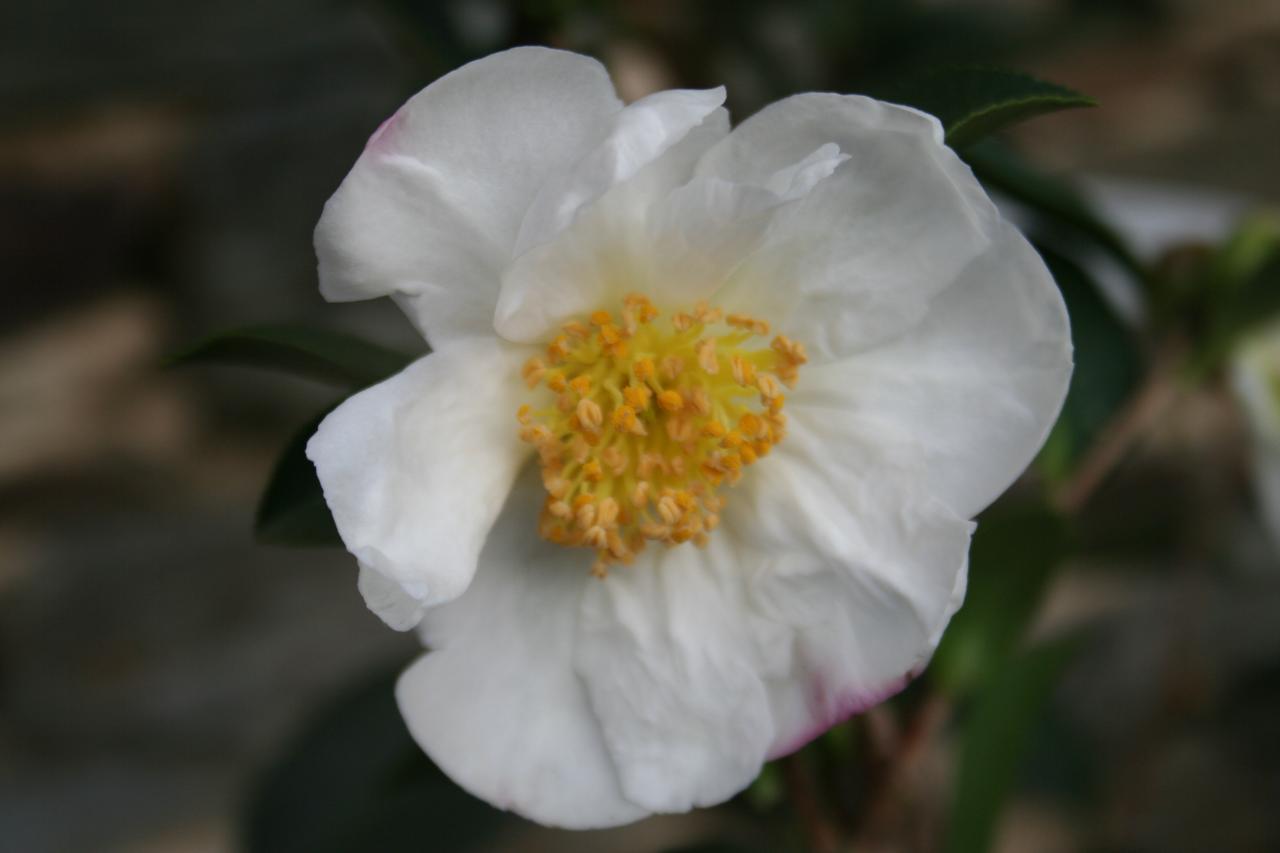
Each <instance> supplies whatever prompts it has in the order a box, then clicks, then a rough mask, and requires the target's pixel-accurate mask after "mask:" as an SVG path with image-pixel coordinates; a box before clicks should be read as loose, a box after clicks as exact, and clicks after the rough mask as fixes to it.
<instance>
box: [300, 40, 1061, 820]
mask: <svg viewBox="0 0 1280 853" xmlns="http://www.w3.org/2000/svg"><path fill="white" fill-rule="evenodd" d="M723 100H724V90H723V89H722V88H721V89H712V90H708V91H683V90H681V91H667V92H659V93H657V94H654V95H651V96H649V97H646V98H643V99H641V100H639V101H637V102H635V103H632V104H629V105H625V106H624V105H623V104H622V103H621V102H620V101H619V100H618V98H617V96H616V95H615V93H614V90H613V87H612V85H611V84H610V81H609V77H608V75H607V73H606V71H605V69H604V68H603V67H602V66H601V65H600V64H599V63H597V62H595V61H594V60H591V59H588V58H586V57H582V56H578V55H575V54H571V53H564V52H560V51H554V50H546V49H541V48H520V49H516V50H511V51H507V52H505V53H500V54H497V55H494V56H490V57H488V58H485V59H482V60H479V61H477V62H473V63H471V64H469V65H467V66H465V67H463V68H460V69H458V70H457V71H455V72H453V73H451V74H449V75H447V76H445V77H443V78H441V79H440V80H437V81H436V82H435V83H433V84H431V85H430V86H428V87H427V88H426V89H424V90H423V91H422V92H420V93H419V94H417V95H416V96H414V97H413V99H411V100H410V101H409V102H408V103H407V104H406V105H405V106H404V107H403V108H402V109H400V110H399V111H398V112H397V113H396V114H395V115H394V116H393V117H392V118H391V119H390V120H388V121H387V122H386V124H384V125H383V126H382V127H381V128H380V129H379V130H378V131H377V133H375V134H374V136H373V137H372V139H370V140H369V144H368V146H367V148H366V149H365V151H364V153H363V154H362V155H361V157H360V159H359V161H358V162H357V163H356V165H355V167H354V168H353V169H352V171H351V173H350V175H349V176H348V177H347V178H346V180H345V181H344V182H343V184H342V186H341V187H340V188H339V189H338V191H337V193H336V194H335V195H334V197H333V198H332V199H330V201H329V203H328V205H327V206H326V207H325V211H324V215H323V217H322V219H321V221H320V224H319V226H318V228H317V229H316V248H317V252H318V254H319V260H320V286H321V290H322V292H323V294H324V296H325V297H326V298H328V299H331V300H354V299H367V298H371V297H377V296H386V295H390V296H392V297H394V298H395V300H396V301H397V302H398V303H399V304H400V305H401V307H403V309H404V310H405V311H406V312H407V313H408V315H409V317H410V318H412V320H413V322H414V323H415V324H416V325H417V327H418V328H419V329H420V330H421V331H422V333H423V334H424V335H425V336H426V338H427V340H428V341H429V342H430V344H431V346H432V347H433V348H434V352H433V353H432V354H431V355H428V356H426V357H425V358H422V359H421V360H419V361H418V362H416V363H415V364H413V365H411V366H409V367H408V368H406V369H405V370H404V371H403V372H402V373H400V374H399V375H397V376H395V377H392V378H391V379H388V380H386V381H385V382H382V383H381V384H379V385H376V386H374V387H372V388H369V389H368V390H365V391H363V392H361V393H359V394H356V395H355V396H353V397H352V398H351V399H349V400H347V401H346V402H345V403H344V404H342V405H341V406H340V407H338V409H337V410H335V411H334V412H333V413H332V414H331V415H329V417H328V418H327V419H326V420H325V421H324V422H323V423H322V424H321V426H320V428H319V431H318V432H317V433H316V435H315V437H314V438H312V440H311V442H310V444H309V446H308V448H307V453H308V456H309V457H310V458H311V459H312V461H314V462H315V465H316V469H317V470H318V472H319V476H320V481H321V483H322V484H323V486H324V491H325V497H326V500H327V501H328V504H329V507H330V509H331V510H332V512H333V517H334V519H335V521H336V522H337V527H338V530H339V532H340V533H341V535H342V539H343V541H344V542H345V543H346V546H347V548H348V549H349V550H350V551H351V553H352V554H354V555H355V556H356V558H357V559H358V561H359V565H360V579H359V588H360V591H361V592H362V593H363V595H364V597H365V600H366V601H367V602H368V604H369V607H370V608H372V609H373V610H374V611H375V612H376V613H377V614H378V615H379V616H381V617H382V618H383V619H384V620H385V621H386V622H387V623H388V624H389V625H391V626H392V627H394V628H398V629H410V628H415V627H416V628H417V630H418V631H419V633H420V634H421V637H422V641H423V643H424V644H425V645H426V646H427V647H429V648H430V651H429V652H428V653H426V654H424V655H423V656H422V657H421V659H419V660H418V661H417V663H415V664H414V665H413V666H412V667H411V668H410V669H409V670H408V671H407V672H406V673H405V674H404V675H403V676H402V678H401V680H400V683H399V686H398V688H397V697H398V700H399V704H400V708H401V710H402V712H403V714H404V717H405V719H406V721H407V722H408V726H409V729H410V730H411V731H412V733H413V736H414V738H415V739H416V740H417V741H418V743H419V744H421V746H422V748H423V749H424V750H426V752H427V753H428V754H429V755H430V756H431V758H432V759H434V760H435V761H436V763H437V764H439V765H440V767H441V768H443V769H444V770H445V772H447V773H448V774H449V775H450V776H451V777H452V778H453V779H454V780H456V781H457V782H458V783H459V784H460V785H462V786H463V787H464V788H466V789H467V790H469V791H471V792H472V793H474V794H475V795H477V796H479V797H481V798H483V799H485V800H487V801H489V802H491V803H493V804H495V805H497V806H500V807H502V808H506V809H511V810H513V811H516V812H518V813H520V814H522V815H524V816H526V817H529V818H532V819H534V820H537V821H540V822H542V823H546V824H552V825H558V826H564V827H599V826H608V825H613V824H619V823H624V822H627V821H631V820H635V819H637V818H639V817H642V816H644V815H646V814H650V813H654V812H676V811H683V810H687V809H689V808H690V807H693V806H705V805H711V804H714V803H718V802H721V801H723V800H725V799H727V798H728V797H730V796H732V795H733V794H734V793H736V792H737V791H739V790H741V789H742V788H743V787H744V786H746V785H747V784H748V783H750V782H751V780H752V779H754V778H755V776H756V775H757V773H758V772H759V770H760V767H761V764H762V762H764V761H765V760H767V759H769V758H771V757H776V756H779V755H783V754H786V753H787V752H789V751H792V750H795V749H796V748H798V747H799V746H800V745H802V744H804V743H805V742H806V741H808V740H809V739H811V738H813V737H814V736H816V735H817V734H819V733H821V732H822V731H824V730H825V729H827V728H828V727H830V726H831V725H833V724H835V723H836V722H839V721H841V720H844V719H846V718H847V717H849V716H850V715H851V714H854V713H857V712H859V711H861V710H863V709H865V708H866V707H868V706H869V705H872V704H874V703H876V702H879V701H881V700H883V699H884V698H886V697H887V696H889V695H891V694H893V693H894V692H896V691H897V690H899V689H900V688H901V687H902V686H903V685H904V684H905V683H906V682H907V680H909V679H910V678H911V677H912V676H914V675H915V674H917V673H918V672H919V671H920V670H921V669H922V668H923V667H924V665H925V663H926V662H927V661H928V659H929V657H930V655H931V653H932V651H933V649H934V647H935V646H936V645H937V642H938V639H939V637H940V635H941V634H942V631H943V628H944V627H945V626H946V624H947V621H948V619H949V618H950V617H951V615H952V614H953V613H954V612H955V610H956V608H957V607H959V605H960V602H961V599H962V598H963V595H964V589H965V579H966V567H967V554H968V547H969V537H970V534H971V532H972V530H973V526H974V525H973V523H972V522H971V521H970V519H971V518H972V517H973V516H974V515H975V514H976V513H978V512H979V511H980V510H981V509H982V508H983V507H985V506H986V505H987V504H988V503H990V502H991V500H992V499H994V498H995V497H996V496H997V495H998V494H1000V492H1001V491H1002V490H1004V489H1005V488H1006V487H1007V486H1008V485H1009V484H1010V482H1012V481H1013V480H1014V478H1015V477H1017V476H1018V474H1019V473H1020V472H1021V471H1022V470H1023V468H1024V467H1025V466H1026V464H1027V463H1028V461H1029V460H1030V459H1031V458H1032V456H1033V455H1034V454H1035V452H1036V450H1037V449H1038V448H1039V447H1040V444H1041V443H1042V441H1043V439H1044V437H1045V434H1046V433H1047V431H1048V430H1049V427H1050V426H1051V425H1052V423H1053V421H1054V419H1055V417H1056V414H1057V412H1058V409H1059V406H1060V405H1061V403H1062V399H1063V396H1064V394H1065V390H1066V387H1067V381H1068V378H1069V375H1070V372H1071V346H1070V340H1069V332H1068V325H1067V317H1066V313H1065V311H1064V308H1063V305H1062V301H1061V299H1060V298H1059V295H1058V292H1057V290H1056V288H1055V287H1054V284H1053V282H1052V280H1051V279H1050V277H1049V274H1048V272H1047V271H1046V269H1045V267H1044V265H1043V264H1042V263H1041V261H1040V258H1039V257H1038V256H1037V254H1036V253H1035V251H1033V250H1032V248H1031V247H1030V246H1029V245H1028V244H1027V242H1026V241H1025V240H1024V239H1023V238H1022V236H1021V235H1019V233H1018V232H1017V231H1016V230H1015V229H1014V228H1012V227H1011V226H1010V225H1008V224H1006V223H1005V222H1004V221H1003V220H1002V219H1001V218H1000V216H999V215H998V214H997V212H996V210H995V208H994V207H993V206H992V204H991V202H990V201H989V200H988V198H987V197H986V195H985V194H984V193H983V191H982V189H981V188H980V187H979V185H978V183H977V182H976V181H975V180H974V178H973V176H972V175H971V173H970V171H969V169H968V168H966V167H965V165H964V164H963V163H962V162H961V161H960V160H959V159H958V158H957V157H956V155H955V154H954V153H952V151H951V150H950V149H948V148H947V147H946V145H944V144H943V141H942V140H943V134H942V130H941V128H940V127H939V125H938V123H937V121H936V120H935V119H933V118H932V117H930V116H927V115H924V114H922V113H919V112H917V111H915V110H911V109H905V108H902V107H898V106H893V105H891V104H885V103H881V102H878V101H875V100H871V99H868V98H864V97H852V96H841V95H831V94H806V95H798V96H795V97H791V98H787V99H786V100H783V101H779V102H778V103H776V104H773V105H772V106H770V107H768V108H766V109H764V110H762V111H761V112H760V113H758V114H757V115H755V116H753V117H752V118H750V119H748V120H747V121H745V122H743V123H742V124H741V125H739V126H738V127H737V128H736V129H734V130H733V131H732V132H730V130H729V120H728V116H727V114H726V112H725V110H724V109H723V108H722V107H721V104H722V102H723ZM784 404H785V411H784Z"/></svg>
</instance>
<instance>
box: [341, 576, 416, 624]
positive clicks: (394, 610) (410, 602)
mask: <svg viewBox="0 0 1280 853" xmlns="http://www.w3.org/2000/svg"><path fill="white" fill-rule="evenodd" d="M356 589H358V590H359V591H360V595H361V597H363V598H364V603H365V606H366V607H368V608H369V609H370V610H372V611H373V612H374V614H376V615H377V617H378V618H379V619H381V620H382V621H383V622H385V623H387V626H388V627H390V628H392V629H393V630H396V631H408V630H409V629H410V628H412V627H414V626H415V625H417V624H418V623H419V622H421V621H422V614H423V613H424V612H426V609H427V606H426V604H425V602H423V601H421V600H420V599H418V598H415V597H414V596H412V595H410V594H409V593H408V592H406V591H405V588H404V587H403V586H401V585H400V584H399V583H397V582H396V581H394V580H392V579H391V578H389V577H387V576H386V575H384V574H383V573H382V572H380V571H378V570H377V569H372V568H370V567H368V566H366V565H364V564H363V563H361V564H360V574H359V575H358V576H357V578H356Z"/></svg>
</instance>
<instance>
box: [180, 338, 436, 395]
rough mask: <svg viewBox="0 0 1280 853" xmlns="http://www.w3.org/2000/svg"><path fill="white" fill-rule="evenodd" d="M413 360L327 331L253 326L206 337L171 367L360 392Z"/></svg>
mask: <svg viewBox="0 0 1280 853" xmlns="http://www.w3.org/2000/svg"><path fill="white" fill-rule="evenodd" d="M413 359H414V356H411V355H408V354H406V353H402V352H398V351H396V350H392V349H388V348H387V347H384V346H381V345H379V344H374V343H370V342H369V341H366V340H362V339H360V338H357V337H354V336H352V335H348V334H346V333H343V332H335V331H332V330H329V329H311V328H306V327H302V326H253V327H250V328H247V329H237V330H233V331H229V332H220V333H218V334H216V335H212V336H210V337H208V338H206V339H205V340H203V341H201V342H200V343H198V344H196V345H195V346H193V347H191V348H190V349H188V350H186V351H185V352H182V353H179V354H178V355H176V356H174V357H173V358H172V359H170V363H171V364H196V363H202V362H211V363H216V364H237V365H245V366H249V367H265V368H269V369H273V370H283V371H286V372H289V373H296V374H300V375H302V376H306V377H309V378H312V379H319V380H321V381H324V382H331V383H336V384H339V385H346V386H350V387H356V388H362V387H364V386H366V385H372V384H373V383H375V382H379V381H381V380H383V379H386V378H387V377H388V376H390V375H392V374H393V373H397V372H399V371H400V370H401V369H402V368H404V366H405V365H407V364H408V363H409V362H411V361H413Z"/></svg>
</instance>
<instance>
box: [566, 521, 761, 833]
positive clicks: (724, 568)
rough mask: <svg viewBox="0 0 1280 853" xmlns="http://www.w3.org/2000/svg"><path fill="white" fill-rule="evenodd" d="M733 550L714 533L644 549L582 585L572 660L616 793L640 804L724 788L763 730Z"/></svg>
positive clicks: (754, 760)
mask: <svg viewBox="0 0 1280 853" xmlns="http://www.w3.org/2000/svg"><path fill="white" fill-rule="evenodd" d="M739 556H740V555H738V554H736V553H734V551H733V549H732V547H731V543H730V542H729V540H727V539H725V538H723V537H720V536H713V537H712V539H711V542H710V543H709V545H708V547H707V549H706V550H699V549H696V548H694V547H692V546H689V545H686V546H681V547H677V548H672V549H670V550H661V549H656V548H654V549H650V550H649V551H648V552H646V553H645V555H644V556H643V557H642V558H641V559H640V560H639V561H638V562H637V563H636V564H635V565H633V566H628V567H618V568H616V569H614V570H613V571H612V572H611V573H610V575H609V577H608V578H607V579H606V580H605V581H604V582H603V583H597V584H592V585H589V586H588V588H587V590H586V595H585V597H584V599H583V602H582V617H581V626H580V630H579V635H578V647H577V652H576V656H575V661H576V665H577V669H578V672H579V674H580V675H581V676H582V681H583V683H584V684H585V685H586V687H587V691H588V692H589V694H590V697H591V705H592V707H593V708H594V709H595V712H596V715H597V717H598V718H599V720H600V724H601V727H602V729H603V731H604V738H605V743H606V744H607V746H608V749H609V753H610V755H612V756H613V761H614V764H615V765H616V766H617V768H618V774H619V776H620V778H621V780H622V790H623V792H624V793H625V795H626V796H627V798H628V799H630V800H632V801H633V802H636V803H639V804H640V805H642V806H644V807H645V808H647V809H649V810H651V811H655V812H679V811H686V810H688V809H689V808H691V807H693V806H707V805H713V804H715V803H719V802H722V801H724V800H726V799H728V798H729V797H731V796H733V795H734V794H735V793H737V792H738V791H740V790H742V788H744V787H745V786H746V785H748V784H750V782H751V780H752V779H754V778H755V777H756V775H757V774H758V773H759V770H760V766H761V763H762V762H763V760H764V757H765V754H766V752H767V750H768V748H769V745H770V743H771V741H772V740H773V738H774V726H773V720H772V717H771V713H770V710H769V697H768V690H767V687H766V684H765V681H764V676H765V675H766V670H767V668H768V656H767V655H765V654H762V653H761V651H760V650H759V647H758V644H757V635H756V634H755V633H754V631H753V627H754V626H753V624H752V620H751V619H750V617H749V611H748V607H749V602H748V601H747V598H746V587H745V585H744V583H743V570H744V568H745V566H743V565H741V564H740V562H739Z"/></svg>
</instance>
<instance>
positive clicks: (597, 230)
mask: <svg viewBox="0 0 1280 853" xmlns="http://www.w3.org/2000/svg"><path fill="white" fill-rule="evenodd" d="M659 94H661V95H667V96H671V100H670V102H667V101H664V100H658V101H657V102H655V104H653V105H651V106H649V107H647V108H646V111H645V113H644V115H645V116H646V117H647V120H646V121H645V122H644V123H643V125H642V126H641V127H640V129H639V130H638V132H636V133H635V134H634V136H633V137H631V138H628V139H627V140H625V141H626V142H627V143H628V144H627V145H626V146H622V142H623V141H624V140H621V139H620V140H616V141H614V142H606V143H605V144H604V145H602V149H603V150H605V151H606V152H607V153H608V156H609V157H612V158H622V159H624V160H625V162H626V163H627V164H628V165H627V168H626V169H622V170H615V169H600V170H599V171H600V172H602V173H603V175H604V176H606V177H607V176H609V175H611V174H614V172H615V171H617V173H618V174H622V175H625V177H622V178H619V179H618V180H616V181H614V182H613V183H605V179H604V178H602V177H600V176H596V177H594V178H593V179H592V181H590V182H588V184H589V185H590V186H591V187H592V188H593V189H592V191H591V192H585V191H583V192H574V193H570V194H569V195H570V198H572V199H574V200H575V201H574V202H573V204H571V205H570V206H571V207H572V209H573V215H572V216H571V217H568V218H567V221H564V222H562V221H561V220H562V219H566V217H563V216H559V215H558V214H555V213H554V211H551V212H548V213H547V214H546V215H543V216H541V217H540V218H536V217H534V215H533V212H532V211H531V214H530V218H529V220H528V221H529V223H531V224H529V225H527V226H526V230H528V231H529V232H530V235H531V236H529V237H528V242H529V243H530V244H531V245H532V248H531V249H530V250H529V251H527V252H525V253H524V254H522V255H521V256H520V257H519V258H517V259H516V261H515V262H514V263H513V264H512V266H511V267H510V268H509V269H508V270H507V271H506V274H505V277H504V278H503V283H502V293H501V295H500V297H499V299H498V307H497V312H496V315H495V325H496V328H497V330H498V332H499V334H501V335H503V336H504V337H507V338H509V339H510V340H514V341H520V342H525V343H530V342H535V341H540V340H544V339H545V338H546V337H547V336H548V335H550V334H551V333H552V331H553V330H554V329H556V328H558V327H559V325H560V324H562V323H563V322H564V321H565V320H566V319H568V318H569V317H572V316H575V315H578V314H581V313H584V312H590V311H592V310H595V309H597V308H600V307H602V306H604V305H608V304H610V302H612V301H615V300H618V299H620V298H621V297H622V296H623V295H625V294H626V293H628V292H631V291H637V290H638V291H644V292H648V290H649V284H650V283H651V282H652V281H653V274H652V265H653V262H654V258H655V251H654V245H653V242H652V240H651V238H650V237H649V236H647V234H646V232H647V230H648V229H649V227H650V220H651V217H652V216H653V214H654V211H655V210H656V209H657V208H658V207H659V206H660V204H661V203H662V200H663V199H664V198H666V197H667V195H668V194H669V193H671V191H672V190H673V189H675V188H676V187H679V186H681V185H682V184H684V183H686V182H687V181H688V180H689V178H690V176H691V175H692V173H693V168H694V165H695V164H696V162H697V160H698V158H699V157H701V156H702V154H703V152H705V151H706V150H707V149H708V148H710V147H711V146H712V145H714V144H715V143H716V142H718V141H719V140H721V139H723V138H724V136H725V134H726V133H728V127H729V125H728V114H727V113H726V112H725V111H724V110H723V109H719V108H717V107H716V106H715V105H716V104H717V103H719V101H720V100H721V99H722V98H723V91H722V90H713V91H712V92H667V93H659ZM657 97H658V96H657V95H655V96H653V98H657ZM644 103H645V102H637V103H636V104H633V105H631V106H630V107H628V108H627V109H628V110H632V109H635V108H637V107H639V106H641V104H644ZM690 104H697V105H698V108H697V109H693V110H691V109H690ZM659 107H662V109H659ZM658 119H661V120H660V121H659V120H658ZM611 146H613V147H611ZM617 146H622V147H621V151H619V150H614V147H617ZM623 152H625V158H623ZM646 157H647V158H648V159H644V158H646ZM605 159H608V158H605ZM590 162H591V159H590V158H588V161H587V163H588V164H590ZM584 168H585V166H584ZM592 174H594V173H592ZM610 180H611V179H610ZM592 193H595V194H594V195H592ZM583 195H586V196H589V197H590V200H588V201H584V202H582V203H577V202H576V199H577V198H579V197H581V196H583ZM548 204H550V202H548ZM574 205H576V206H574ZM535 222H536V223H537V224H536V226H535V224H532V223H535ZM548 223H550V224H548ZM557 229H558V230H557ZM535 234H536V237H535V236H532V235H535ZM522 239H523V237H522ZM536 240H542V241H543V242H540V243H537V244H536V245H534V243H535V242H536Z"/></svg>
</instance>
